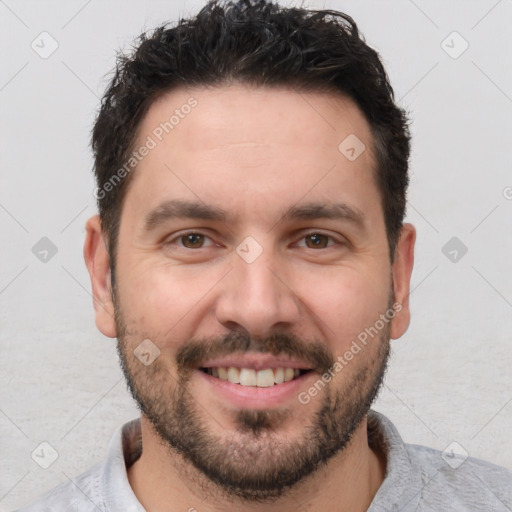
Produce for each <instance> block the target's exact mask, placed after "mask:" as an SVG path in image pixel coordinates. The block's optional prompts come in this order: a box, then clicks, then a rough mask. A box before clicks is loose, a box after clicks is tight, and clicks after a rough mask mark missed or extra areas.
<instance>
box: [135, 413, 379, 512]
mask: <svg viewBox="0 0 512 512" xmlns="http://www.w3.org/2000/svg"><path fill="white" fill-rule="evenodd" d="M141 427H142V445H143V453H142V455H141V457H140V458H139V459H138V460H137V461H136V462H135V463H134V464H133V465H132V466H130V468H129V469H128V471H127V472H128V480H129V482H130V485H131V487H132V489H133V492H134V493H135V495H136V496H137V499H138V500H139V501H140V503H141V504H142V506H143V507H144V508H145V509H146V510H147V511H148V512H164V511H165V512H174V511H179V510H180V511H182V510H190V511H194V510H200V511H201V512H214V511H215V512H220V511H230V510H233V508H236V510H239V511H247V512H249V511H250V512H260V511H261V512H263V511H266V512H281V511H289V510H294V509H296V508H297V504H298V503H301V504H303V506H302V509H303V510H322V511H323V512H331V511H332V512H334V511H336V512H348V511H350V512H354V511H365V510H367V509H368V507H369V506H370V504H371V502H372V500H373V498H374V496H375V494H376V493H377V490H378V489H379V487H380V485H381V484H382V482H383V480H384V476H385V468H386V462H385V456H384V454H382V453H377V452H374V451H373V450H372V449H370V447H369V445H368V434H367V419H366V417H365V419H364V420H363V421H362V422H361V425H360V426H359V427H358V429H357V430H356V431H355V432H354V435H353V437H352V439H351V441H350V443H349V444H348V445H347V446H346V447H345V449H344V450H342V452H341V453H339V454H337V455H336V456H335V457H333V458H332V459H330V460H329V461H328V462H327V463H326V464H324V465H323V466H322V467H321V468H320V469H318V470H317V471H316V472H315V473H313V474H312V475H310V476H309V477H307V478H305V479H304V480H303V481H301V482H299V483H297V484H296V485H295V486H294V487H293V488H291V489H290V490H289V491H288V492H287V493H286V494H284V495H283V496H281V497H280V498H278V499H276V500H274V501H272V502H265V503H254V502H243V501H240V500H239V499H237V498H232V497H230V496H229V495H226V494H225V493H224V492H223V491H222V490H220V489H219V488H217V487H216V486H215V485H214V484H213V483H212V482H211V481H209V480H208V479H207V478H206V477H205V476H204V475H203V474H202V473H200V472H199V471H198V470H196V469H195V468H194V467H192V465H191V464H190V463H188V462H187V461H186V460H184V459H183V457H182V456H181V455H179V454H178V453H171V452H170V451H169V450H168V449H167V448H164V447H163V445H162V440H161V439H160V438H159V437H158V435H157V434H156V433H155V432H154V430H153V428H152V426H151V424H150V423H149V422H148V421H147V420H146V418H145V417H144V416H142V417H141Z"/></svg>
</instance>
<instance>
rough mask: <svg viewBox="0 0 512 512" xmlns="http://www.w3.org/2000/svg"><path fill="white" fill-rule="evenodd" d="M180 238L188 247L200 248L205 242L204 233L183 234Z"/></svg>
mask: <svg viewBox="0 0 512 512" xmlns="http://www.w3.org/2000/svg"><path fill="white" fill-rule="evenodd" d="M180 240H181V241H182V243H183V246H184V247H186V248H187V249H200V248H201V247H202V246H203V243H204V235H201V234H200V233H189V234H187V235H183V236H181V237H180Z"/></svg>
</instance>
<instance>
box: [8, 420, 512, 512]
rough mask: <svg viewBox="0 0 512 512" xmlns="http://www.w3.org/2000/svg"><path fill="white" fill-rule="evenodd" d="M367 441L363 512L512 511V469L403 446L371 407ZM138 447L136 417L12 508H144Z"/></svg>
mask: <svg viewBox="0 0 512 512" xmlns="http://www.w3.org/2000/svg"><path fill="white" fill-rule="evenodd" d="M368 440H369V444H370V446H371V447H372V448H374V449H375V448H376V447H378V449H379V450H381V452H382V453H384V454H385V455H386V476H385V479H384V481H383V482H382V485H381V486H380V488H379V490H378V491H377V494H376V495H375V497H374V499H373V501H372V504H371V505H370V508H369V509H368V512H399V511H400V512H441V511H456V512H462V511H473V512H477V511H478V512H501V511H503V512H506V511H508V512H512V471H510V470H508V469H506V468H503V467H500V466H496V465H494V464H491V463H489V462H485V461H483V460H480V459H475V458H472V457H467V458H464V457H460V456H458V455H457V454H456V453H454V452H453V451H450V450H448V451H446V452H444V453H442V452H440V451H438V450H434V449H432V448H427V447H425V446H418V445H412V444H405V443H404V442H403V441H402V438H401V437H400V434H399V433H398V431H397V430H396V428H395V426H394V425H393V423H391V421H390V420H389V419H388V418H386V417H385V416H384V415H383V414H381V413H378V412H376V411H373V410H372V411H370V413H369V415H368ZM141 447H142V445H141V430H140V418H137V419H134V420H132V421H130V422H128V423H125V424H124V425H122V426H120V427H119V428H118V429H117V430H116V432H115V433H114V435H113V437H112V440H111V441H110V444H109V446H108V450H107V456H106V459H105V460H104V461H103V462H100V463H98V464H96V465H95V466H93V467H92V468H90V469H89V470H88V471H86V472H85V473H83V474H82V475H80V476H78V477H77V478H75V479H73V481H71V482H70V481H68V482H64V483H63V484H61V485H59V486H58V487H56V488H55V489H53V490H51V491H49V492H48V493H46V494H45V495H43V496H41V497H40V498H38V499H37V500H35V501H33V502H31V503H30V504H28V505H26V506H25V507H22V508H21V509H19V510H18V512H36V511H37V512H145V509H144V508H143V507H142V505H141V504H140V503H139V501H138V500H137V498H136V496H135V494H134V493H133V491H132V488H131V487H130V483H129V481H128V476H127V471H126V468H127V467H129V466H130V465H131V464H133V462H135V461H136V460H137V459H138V458H139V457H140V455H141V449H142V448H141ZM193 506H194V504H193V503H192V504H191V507H193ZM196 508H197V507H196ZM198 510H199V509H198Z"/></svg>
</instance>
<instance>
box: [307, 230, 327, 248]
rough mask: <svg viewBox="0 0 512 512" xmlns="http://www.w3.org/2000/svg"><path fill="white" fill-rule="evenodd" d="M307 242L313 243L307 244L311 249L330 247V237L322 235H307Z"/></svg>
mask: <svg viewBox="0 0 512 512" xmlns="http://www.w3.org/2000/svg"><path fill="white" fill-rule="evenodd" d="M304 238H305V240H309V241H311V244H308V242H306V245H307V247H309V248H310V249H318V248H320V249H325V248H326V247H327V246H328V241H329V238H330V237H329V236H327V235H322V234H321V233H313V234H310V235H306V236H305V237H304Z"/></svg>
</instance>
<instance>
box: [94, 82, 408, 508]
mask: <svg viewBox="0 0 512 512" xmlns="http://www.w3.org/2000/svg"><path fill="white" fill-rule="evenodd" d="M191 98H193V99H191ZM184 105H194V106H193V107H191V108H184ZM176 110H178V111H179V113H180V115H177V116H176V119H177V118H179V121H178V122H176V119H174V120H173V121H172V123H173V124H172V128H169V126H167V131H168V133H166V130H163V131H162V124H161V123H165V122H166V121H169V118H170V116H171V115H172V114H173V112H176ZM159 127H160V130H158V128H159ZM155 130H156V131H155ZM148 137H149V138H148ZM347 137H350V138H349V139H347V141H349V142H351V143H350V144H348V151H347V142H345V143H344V144H345V146H344V145H343V144H342V146H341V147H342V150H340V149H339V146H340V143H342V142H343V141H344V140H345V139H346V138H347ZM354 137H357V139H358V140H359V142H357V139H354ZM150 139H151V140H152V141H153V142H154V144H153V143H151V142H149V140H150ZM160 139H161V140H160ZM354 141H356V142H357V144H355V142H354ZM148 142H149V144H148ZM361 143H362V144H364V146H365V149H364V150H363V151H362V152H361V153H360V151H361V148H363V146H362V145H361ZM143 145H147V146H148V147H149V146H152V147H151V149H150V150H149V151H148V153H147V155H146V156H145V157H144V158H143V159H142V160H141V162H140V163H139V164H138V167H137V169H136V171H133V172H134V175H133V176H132V177H131V179H132V181H131V183H130V186H129V188H128V191H127V194H126V196H125V199H124V203H123V209H122V212H121V223H120V231H119V241H118V252H117V254H118V258H117V261H116V273H115V277H116V279H115V286H114V300H113V305H112V307H113V310H114V311H113V312H114V317H115V320H112V319H111V318H110V319H109V317H108V315H106V313H105V312H104V311H102V309H101V308H100V309H99V310H98V316H97V318H99V319H98V325H99V326H100V329H102V331H103V332H104V333H105V334H108V335H115V336H117V338H118V340H119V344H118V350H119V353H120V356H121V362H122V366H123V371H124V373H125V375H126V378H127V381H128V384H129V387H130V389H131V392H132V394H133V396H134V398H135V399H136V401H137V403H138V405H139V406H140V408H141V411H142V413H143V414H144V415H145V416H146V417H147V419H148V420H149V421H150V423H151V425H152V427H153V428H154V431H155V432H156V433H157V434H158V436H160V438H161V439H162V441H163V443H164V445H165V446H166V447H167V449H168V450H169V451H170V452H172V451H173V450H177V451H178V452H180V453H181V454H182V455H183V457H184V458H185V459H186V460H188V461H189V462H190V463H192V464H193V465H194V466H195V467H196V468H197V469H199V470H200V471H201V472H202V473H203V474H204V475H206V476H207V477H208V478H209V479H210V480H211V481H213V482H215V483H216V484H217V485H218V486H220V487H221V488H222V490H224V491H225V492H227V493H230V494H232V495H236V496H238V497H240V498H243V499H246V500H262V499H266V498H275V497H277V496H279V495H280V494H281V493H282V491H283V489H284V488H285V487H287V486H293V485H294V484H295V483H297V482H299V481H300V480H301V479H303V478H304V477H305V476H307V475H309V474H310V473H312V472H313V471H314V470H315V469H316V468H317V467H318V465H319V464H321V463H324V462H326V461H328V460H329V459H331V458H332V457H333V456H334V455H336V454H337V453H339V452H340V451H341V450H343V449H344V448H345V447H346V446H347V443H348V441H349V440H350V439H351V436H352V435H353V433H354V432H355V431H356V429H357V428H358V426H359V425H360V424H361V422H362V420H363V419H364V417H365V415H366V413H367V412H368V409H369V407H370V404H371V403H372V400H373V399H374V398H375V396H376V394H377V391H378V389H379V386H380V384H381V381H382V377H383V375H384V371H385V368H386V361H387V356H388V351H389V339H390V337H398V336H400V335H401V334H402V333H403V332H404V331H405V329H406V328H407V324H408V310H407V307H406V305H407V304H406V302H407V291H408V288H407V286H408V281H409V277H410V267H411V266H412V261H411V258H410V257H409V259H407V257H406V255H407V254H409V256H410V254H411V247H412V246H411V245H409V246H408V247H405V248H403V247H402V245H401V244H400V243H399V246H398V248H397V251H398V253H397V258H396V263H395V264H394V265H396V267H395V268H392V267H391V264H390V259H389V253H388V245H387V238H386V230H385V225H384V219H383V212H382V208H381V198H380V195H379V191H378V189H377V186H376V184H375V182H374V174H373V168H374V161H375V159H374V156H373V153H372V137H371V134H370V130H369V127H368V124H367V123H366V121H365V119H364V117H363V116H362V114H361V113H360V112H359V110H358V109H357V107H356V106H355V105H354V104H353V103H352V102H351V101H350V100H348V99H346V98H344V97H342V96H336V95H332V94H320V93H315V94H313V93H306V94H297V93H296V92H293V91H290V90H287V89H266V88H258V89H256V88H251V87H246V86H242V85H233V86H231V87H222V88H213V89H200V88H194V89H188V90H185V89H177V90H174V91H172V92H171V93H169V94H167V95H165V96H163V97H161V98H160V99H159V100H158V101H156V102H155V103H154V104H153V105H152V107H151V108H150V110H149V112H148V113H147V115H146V117H145V118H144V120H143V122H142V124H141V126H140V130H139V134H138V141H137V143H136V144H135V147H136V148H140V147H142V146H143ZM350 147H354V148H355V152H352V151H350ZM354 153H355V155H356V156H357V155H358V153H360V154H359V155H358V156H357V158H355V159H354ZM348 157H350V158H348ZM401 251H402V252H401ZM402 253H403V255H404V257H402ZM404 262H405V263H404ZM393 270H395V271H396V272H395V273H393ZM395 281H397V282H395ZM394 285H395V286H394ZM397 295H398V296H397ZM395 301H399V302H401V303H402V306H401V309H402V311H401V312H400V313H398V312H397V311H395V310H393V309H392V307H393V303H394V302H395ZM406 310H407V311H406ZM390 311H391V312H392V314H390ZM383 318H386V321H383V320H382V319H383ZM379 319H380V321H379ZM372 328H373V330H371V329H372ZM369 329H370V330H371V331H370V332H372V335H371V336H369V335H368V332H369V331H368V330H369ZM365 330H366V331H365ZM365 332H366V333H367V335H366V340H365V342H364V343H363V342H362V340H363V339H364V334H362V333H365ZM144 340H145V341H144ZM148 340H149V341H148ZM354 342H355V343H356V346H359V350H358V351H357V350H356V349H354V348H353V347H354ZM348 352H351V353H352V357H349V355H347V354H348ZM141 353H142V356H141ZM137 355H139V357H140V359H139V357H137ZM226 379H227V380H226ZM315 390H316V391H315Z"/></svg>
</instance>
